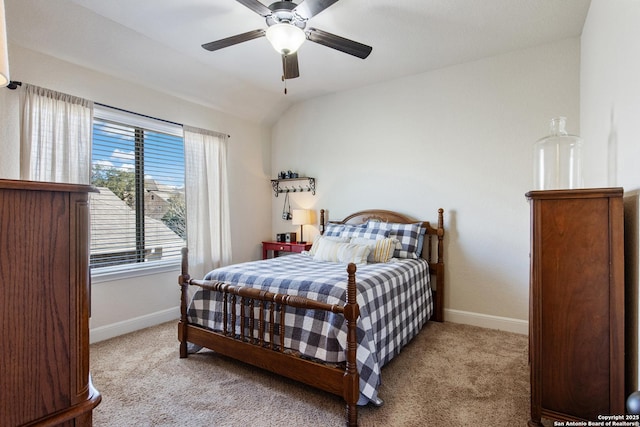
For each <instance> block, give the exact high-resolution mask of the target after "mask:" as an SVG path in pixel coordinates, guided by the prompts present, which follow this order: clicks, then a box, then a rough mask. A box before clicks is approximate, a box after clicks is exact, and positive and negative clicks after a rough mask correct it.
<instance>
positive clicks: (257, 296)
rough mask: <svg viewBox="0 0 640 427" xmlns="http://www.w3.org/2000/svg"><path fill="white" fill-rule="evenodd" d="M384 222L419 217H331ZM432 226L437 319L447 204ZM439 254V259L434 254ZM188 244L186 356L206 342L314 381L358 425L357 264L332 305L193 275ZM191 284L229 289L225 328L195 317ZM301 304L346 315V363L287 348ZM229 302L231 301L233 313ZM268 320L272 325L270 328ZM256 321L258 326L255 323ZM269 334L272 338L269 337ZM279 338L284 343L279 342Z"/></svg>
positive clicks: (427, 247) (427, 253)
mask: <svg viewBox="0 0 640 427" xmlns="http://www.w3.org/2000/svg"><path fill="white" fill-rule="evenodd" d="M370 219H371V220H377V221H383V222H397V223H406V224H411V223H415V222H418V221H416V220H414V219H411V218H409V217H407V216H405V215H402V214H399V213H396V212H392V211H387V210H366V211H360V212H356V213H354V214H352V215H349V216H347V217H346V218H345V219H343V220H342V221H331V222H332V223H338V224H347V223H348V224H359V223H364V222H366V221H368V220H370ZM325 223H326V221H325V211H324V209H322V210H321V211H320V224H321V232H324V224H325ZM422 223H423V226H424V227H425V228H426V230H427V232H426V235H425V239H424V247H423V251H422V258H424V259H426V260H427V261H428V262H429V270H430V274H431V275H432V277H434V278H435V285H436V289H435V290H433V292H434V298H433V299H434V314H433V316H432V320H435V321H438V322H442V321H443V320H444V316H443V310H444V307H443V300H444V258H443V238H444V225H443V209H439V210H438V225H437V227H433V226H432V225H431V224H430V223H429V222H427V221H423V222H422ZM434 253H435V254H437V259H435V260H434V259H433V258H434ZM187 258H188V254H187V250H186V248H185V249H183V250H182V274H181V275H180V276H179V277H178V283H179V285H180V288H181V304H180V313H181V315H180V321H179V322H178V340H179V341H180V357H181V358H186V357H187V356H188V352H187V342H191V343H193V344H195V345H199V346H202V347H206V348H208V349H210V350H213V351H215V352H217V353H219V354H222V355H225V356H228V357H231V358H233V359H237V360H240V361H242V362H245V363H248V364H251V365H254V366H257V367H259V368H262V369H266V370H268V371H270V372H273V373H275V374H277V375H281V376H284V377H287V378H291V379H293V380H296V381H299V382H302V383H305V384H308V385H310V386H312V387H315V388H318V389H321V390H324V391H327V392H330V393H333V394H336V395H338V396H341V397H342V398H343V399H344V400H345V402H346V421H347V425H349V426H357V424H358V412H357V402H358V397H359V394H360V387H359V375H358V371H357V365H356V353H357V337H356V324H357V323H356V321H357V318H358V316H359V313H360V311H359V307H358V304H357V302H356V292H357V291H356V275H355V273H356V266H355V265H354V264H349V265H348V266H347V268H346V270H347V278H348V282H347V301H346V304H345V305H344V306H341V305H331V304H326V303H322V302H318V301H313V300H311V299H307V298H303V297H299V296H292V295H286V294H275V293H272V292H266V291H261V290H256V289H252V288H248V287H242V286H232V285H228V284H225V283H220V282H215V281H205V280H196V279H192V278H191V277H190V276H189V273H188V263H187ZM432 284H433V281H432ZM189 285H194V286H199V287H201V288H204V289H208V290H211V291H215V292H220V293H222V294H223V300H224V310H225V312H224V318H225V319H229V324H227V322H226V321H225V324H224V330H223V331H212V330H210V329H206V328H204V327H202V326H199V325H196V324H192V323H189V321H188V317H187V307H188V304H189V295H188V288H189ZM237 300H239V301H244V302H245V303H246V304H247V305H248V306H249V309H248V310H247V311H248V312H249V313H245V309H244V307H245V304H242V305H241V310H240V313H236V301H237ZM287 306H288V307H295V308H302V309H309V310H324V311H331V312H333V313H336V314H340V315H343V316H344V317H345V320H346V324H347V348H346V350H345V353H346V363H345V364H344V366H342V365H339V366H335V365H329V364H323V363H320V362H315V361H312V360H309V359H304V358H301V357H299V356H298V355H296V354H291V353H290V352H287V351H286V349H285V348H284V332H283V331H284V328H285V325H284V324H283V321H282V320H283V318H284V316H283V315H282V314H283V310H285V309H286V307H287ZM227 307H231V312H230V313H228V309H227ZM254 307H256V308H258V311H259V315H258V316H257V318H255V315H254V312H255V311H256V310H254ZM238 318H239V319H244V320H242V322H243V323H248V324H249V326H248V330H249V331H250V334H246V333H245V329H246V328H241V333H240V335H239V336H238V335H237V334H236V333H235V330H236V327H235V325H237V323H236V322H237V319H238ZM267 321H268V325H269V328H268V330H265V324H266V323H267ZM275 324H278V327H279V328H280V331H281V333H279V334H277V333H275V331H274V325H275ZM254 326H255V327H254ZM255 329H257V330H258V336H254V332H253V331H254V330H255ZM265 334H268V336H269V340H268V342H267V341H266V340H264V336H265ZM278 340H279V344H278Z"/></svg>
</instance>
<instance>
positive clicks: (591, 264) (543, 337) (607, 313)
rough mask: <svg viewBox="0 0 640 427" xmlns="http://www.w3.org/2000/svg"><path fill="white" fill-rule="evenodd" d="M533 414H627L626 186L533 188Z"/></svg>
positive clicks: (536, 422) (535, 421) (536, 420)
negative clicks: (625, 373)
mask: <svg viewBox="0 0 640 427" xmlns="http://www.w3.org/2000/svg"><path fill="white" fill-rule="evenodd" d="M526 196H527V198H528V199H529V203H530V208H531V254H530V256H531V273H530V274H531V275H530V303H529V304H530V305H529V308H530V313H529V358H530V363H531V419H530V421H529V426H542V424H541V421H540V419H541V417H545V418H550V419H555V420H592V421H597V420H598V419H597V417H598V415H608V414H618V415H620V414H624V409H625V407H624V404H625V399H624V259H623V258H624V253H623V251H624V242H623V240H624V235H623V226H624V223H623V221H624V218H623V199H622V196H623V190H622V188H602V189H581V190H549V191H531V192H529V193H527V195H526Z"/></svg>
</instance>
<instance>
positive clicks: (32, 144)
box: [20, 84, 93, 184]
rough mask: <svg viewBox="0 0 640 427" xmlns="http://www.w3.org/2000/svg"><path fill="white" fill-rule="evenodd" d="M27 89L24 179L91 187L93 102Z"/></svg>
mask: <svg viewBox="0 0 640 427" xmlns="http://www.w3.org/2000/svg"><path fill="white" fill-rule="evenodd" d="M24 86H25V87H24V90H25V94H24V99H23V109H22V132H21V135H22V136H21V139H22V140H21V154H20V177H21V179H25V180H33V181H49V182H67V183H74V184H89V183H90V180H91V135H92V126H93V102H91V101H88V100H86V99H82V98H78V97H75V96H71V95H67V94H64V93H59V92H55V91H52V90H49V89H44V88H41V87H38V86H33V85H28V84H25V85H24Z"/></svg>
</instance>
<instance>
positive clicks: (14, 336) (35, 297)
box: [0, 180, 101, 427]
mask: <svg viewBox="0 0 640 427" xmlns="http://www.w3.org/2000/svg"><path fill="white" fill-rule="evenodd" d="M90 191H94V189H93V187H90V186H82V185H71V184H52V183H39V182H29V181H12V180H0V251H1V253H0V295H1V296H0V319H1V320H0V322H1V323H0V339H1V350H0V414H1V415H0V425H2V426H3V427H4V426H21V425H29V426H32V425H33V426H44V425H46V426H64V427H71V426H90V425H91V423H92V419H91V418H92V417H91V416H92V410H93V408H94V407H95V406H96V405H98V403H100V399H101V397H100V394H99V393H98V392H97V391H96V390H95V389H94V388H93V386H92V384H91V379H90V376H89V304H90V276H89V266H88V262H89V203H88V192H90Z"/></svg>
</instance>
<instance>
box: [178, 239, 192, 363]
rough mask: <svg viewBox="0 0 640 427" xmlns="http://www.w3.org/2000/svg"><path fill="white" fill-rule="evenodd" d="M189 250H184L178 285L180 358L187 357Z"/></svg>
mask: <svg viewBox="0 0 640 427" xmlns="http://www.w3.org/2000/svg"><path fill="white" fill-rule="evenodd" d="M188 271H189V249H187V248H182V267H181V274H180V276H179V277H178V284H179V285H180V290H181V292H180V327H181V328H182V331H181V332H182V333H181V334H180V337H181V339H180V358H181V359H184V358H185V357H187V330H188V326H189V322H188V319H187V305H188V304H189V280H190V277H189V273H188Z"/></svg>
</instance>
